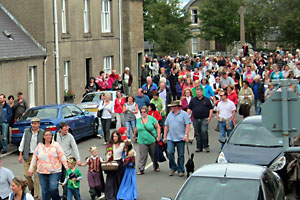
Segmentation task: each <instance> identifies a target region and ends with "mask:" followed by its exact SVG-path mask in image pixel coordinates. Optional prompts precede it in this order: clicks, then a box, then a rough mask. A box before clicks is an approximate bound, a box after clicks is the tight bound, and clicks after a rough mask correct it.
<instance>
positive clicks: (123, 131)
mask: <svg viewBox="0 0 300 200" xmlns="http://www.w3.org/2000/svg"><path fill="white" fill-rule="evenodd" d="M118 131H119V133H120V134H121V138H122V140H123V142H127V141H128V142H130V140H129V139H128V137H127V133H128V131H127V128H126V127H120V128H119V130H118Z"/></svg>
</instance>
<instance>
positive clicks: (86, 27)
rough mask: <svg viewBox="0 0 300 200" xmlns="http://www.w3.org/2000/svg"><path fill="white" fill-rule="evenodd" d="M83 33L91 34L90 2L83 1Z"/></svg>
mask: <svg viewBox="0 0 300 200" xmlns="http://www.w3.org/2000/svg"><path fill="white" fill-rule="evenodd" d="M83 32H84V33H90V1H89V0H83Z"/></svg>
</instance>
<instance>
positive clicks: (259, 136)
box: [228, 123, 283, 146]
mask: <svg viewBox="0 0 300 200" xmlns="http://www.w3.org/2000/svg"><path fill="white" fill-rule="evenodd" d="M228 143H231V144H241V145H243V144H245V145H256V146H282V145H283V142H282V138H277V137H275V136H274V135H273V134H272V133H271V132H270V131H268V130H267V129H266V128H265V127H264V126H263V125H261V124H246V123H241V124H239V125H238V126H237V127H236V129H235V130H234V132H233V133H232V134H231V137H230V138H229V141H228Z"/></svg>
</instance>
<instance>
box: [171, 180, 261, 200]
mask: <svg viewBox="0 0 300 200" xmlns="http://www.w3.org/2000/svg"><path fill="white" fill-rule="evenodd" d="M259 187H260V182H259V180H249V179H231V178H207V177H191V178H190V179H189V181H188V182H187V183H186V184H185V186H184V188H183V189H182V190H181V192H180V193H179V194H178V196H177V198H176V200H187V199H188V200H199V199H205V200H219V199H220V197H222V199H230V200H241V199H243V200H248V199H249V200H250V199H251V200H252V199H258V197H259V196H258V194H259ZM246 194H247V195H246Z"/></svg>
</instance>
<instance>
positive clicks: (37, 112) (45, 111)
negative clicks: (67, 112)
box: [21, 108, 58, 120]
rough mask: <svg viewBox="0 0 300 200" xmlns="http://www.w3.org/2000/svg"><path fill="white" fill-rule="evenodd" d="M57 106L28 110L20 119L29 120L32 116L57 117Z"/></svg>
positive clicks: (42, 117) (41, 117)
mask: <svg viewBox="0 0 300 200" xmlns="http://www.w3.org/2000/svg"><path fill="white" fill-rule="evenodd" d="M57 114H58V108H40V109H31V110H28V111H27V112H26V113H25V114H24V115H23V116H22V118H21V120H31V119H32V118H35V117H37V118H40V119H55V118H57Z"/></svg>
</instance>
